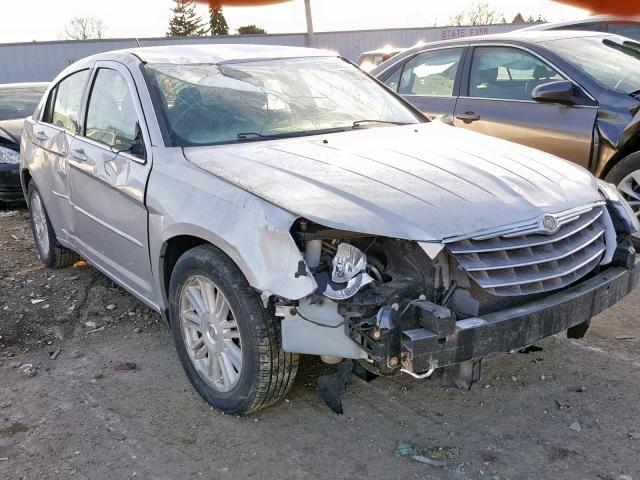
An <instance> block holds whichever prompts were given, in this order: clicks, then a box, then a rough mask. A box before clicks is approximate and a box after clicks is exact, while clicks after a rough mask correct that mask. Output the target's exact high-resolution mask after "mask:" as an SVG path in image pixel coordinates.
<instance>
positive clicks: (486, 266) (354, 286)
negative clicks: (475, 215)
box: [274, 200, 639, 386]
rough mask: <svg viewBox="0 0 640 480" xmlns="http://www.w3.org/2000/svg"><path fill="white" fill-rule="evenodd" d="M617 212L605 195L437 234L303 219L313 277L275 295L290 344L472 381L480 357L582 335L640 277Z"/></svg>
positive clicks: (329, 357)
mask: <svg viewBox="0 0 640 480" xmlns="http://www.w3.org/2000/svg"><path fill="white" fill-rule="evenodd" d="M609 203H610V202H609ZM610 212H611V208H610V206H609V205H608V204H607V202H606V201H604V200H603V201H602V202H598V203H594V204H592V205H587V206H585V207H581V208H578V209H573V210H570V211H566V212H561V213H560V214H554V215H544V216H543V217H541V218H539V219H536V220H535V221H532V222H526V223H523V224H520V225H516V226H512V227H509V228H508V229H502V230H500V231H496V232H483V233H481V234H476V235H470V236H466V237H457V238H450V239H445V240H444V241H443V242H441V243H436V242H428V243H426V242H417V241H409V240H401V239H393V238H385V237H378V236H371V235H366V234H360V233H353V232H348V231H343V230H337V229H331V228H326V227H323V226H321V225H318V224H315V223H313V222H310V221H307V220H305V219H299V220H297V221H296V222H295V223H294V225H293V226H292V229H291V233H292V236H293V238H294V241H295V242H296V244H297V245H298V247H299V248H300V250H301V252H302V254H303V256H304V260H305V264H306V265H305V267H306V268H305V269H304V271H302V272H301V274H304V275H310V276H313V278H314V279H315V281H316V283H317V285H318V288H317V289H316V291H315V293H314V294H313V295H311V296H309V297H307V298H305V299H302V300H299V301H289V300H285V299H276V301H275V305H274V308H275V312H276V315H278V316H280V317H282V336H283V347H284V349H285V350H286V351H290V352H297V353H307V354H315V355H320V356H322V357H323V359H324V360H325V361H327V362H329V363H338V362H339V361H341V360H342V359H344V358H349V359H354V360H356V361H357V363H358V364H359V365H360V366H361V367H363V368H364V369H366V370H368V371H369V372H371V373H374V374H376V375H391V374H394V373H398V372H400V371H403V372H405V373H408V374H411V375H413V376H415V377H419V378H424V377H428V376H431V374H433V373H434V371H438V373H439V376H440V377H442V376H443V374H444V376H447V375H449V373H451V372H452V371H454V370H455V374H454V375H453V377H452V379H451V380H452V381H451V382H450V383H454V384H459V383H461V384H464V385H465V386H468V385H469V384H470V382H472V381H473V380H475V379H477V378H478V376H479V371H478V369H477V368H476V367H477V363H478V362H477V361H478V360H480V359H482V358H483V357H486V356H488V355H493V354H498V353H508V352H511V351H514V350H517V349H520V348H523V347H526V346H528V345H531V344H533V343H535V342H537V341H538V340H540V339H541V338H544V337H547V336H549V335H552V334H554V333H558V332H560V331H564V330H569V335H572V336H576V337H579V336H581V335H584V332H585V331H586V327H588V324H589V321H590V319H591V317H592V316H594V315H596V314H597V313H599V312H601V311H602V310H604V309H606V308H608V307H609V306H611V305H613V304H614V303H616V302H617V301H618V300H620V299H621V298H622V297H623V296H624V295H626V294H627V293H628V292H629V291H631V289H632V288H634V287H635V285H636V283H637V279H638V272H639V269H638V267H637V266H636V257H635V251H634V250H633V248H631V247H630V245H629V243H628V242H627V236H628V233H629V230H632V229H633V228H626V230H625V228H622V226H621V225H620V221H619V219H614V221H612V216H611V214H610ZM614 223H616V225H615V226H614ZM627 227H629V225H627ZM634 228H635V227H634ZM443 367H450V368H449V369H444V368H443ZM461 379H462V381H461ZM459 386H461V385H459Z"/></svg>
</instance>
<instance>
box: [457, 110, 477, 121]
mask: <svg viewBox="0 0 640 480" xmlns="http://www.w3.org/2000/svg"><path fill="white" fill-rule="evenodd" d="M456 118H457V119H458V120H462V121H463V122H465V123H471V122H475V121H476V120H480V115H476V113H475V112H464V113H458V114H457V115H456Z"/></svg>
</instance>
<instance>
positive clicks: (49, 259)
mask: <svg viewBox="0 0 640 480" xmlns="http://www.w3.org/2000/svg"><path fill="white" fill-rule="evenodd" d="M27 204H28V206H29V221H30V223H31V231H32V232H33V240H34V242H35V245H36V249H37V250H38V255H39V256H40V259H41V260H42V262H43V263H44V265H45V266H46V267H48V268H65V267H70V266H71V265H73V264H74V263H76V262H77V261H78V260H79V259H80V257H79V256H78V254H77V253H75V252H74V251H72V250H69V249H68V248H65V247H63V246H62V245H60V244H59V243H58V238H57V237H56V233H55V232H54V231H53V226H52V225H51V221H50V220H49V215H48V214H47V209H46V208H45V206H44V201H43V200H42V196H41V195H40V192H39V191H38V187H36V185H35V183H33V182H29V187H28V188H27Z"/></svg>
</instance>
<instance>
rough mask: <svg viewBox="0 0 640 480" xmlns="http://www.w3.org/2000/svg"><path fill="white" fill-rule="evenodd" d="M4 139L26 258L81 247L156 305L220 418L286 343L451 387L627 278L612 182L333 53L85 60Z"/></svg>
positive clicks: (64, 255) (622, 216)
mask: <svg viewBox="0 0 640 480" xmlns="http://www.w3.org/2000/svg"><path fill="white" fill-rule="evenodd" d="M22 143H23V146H24V148H23V150H22V153H21V166H20V174H21V180H22V185H23V189H24V191H25V194H26V196H27V198H28V204H29V208H30V211H31V221H32V226H33V231H34V236H35V240H36V245H37V247H38V252H39V254H40V257H41V258H42V260H43V262H44V263H45V264H46V265H47V266H48V267H51V268H60V267H65V266H68V265H70V264H72V263H73V262H74V261H76V259H77V258H78V257H79V256H82V257H84V258H85V259H87V260H88V261H89V262H90V263H91V264H92V265H93V266H95V267H96V268H97V269H99V270H100V271H102V272H103V273H104V274H105V275H107V276H108V277H110V278H111V279H113V280H114V281H115V282H117V283H119V284H120V285H122V286H123V287H124V288H126V289H127V290H128V291H130V292H131V293H132V294H133V295H135V296H136V297H138V298H139V299H140V300H141V301H142V302H144V303H146V304H147V305H149V306H150V307H151V308H153V309H154V310H156V311H158V312H160V313H161V314H162V316H163V318H164V319H165V320H166V321H167V323H168V324H169V325H170V327H171V329H172V331H173V335H174V339H175V344H176V348H177V351H178V355H179V358H180V361H181V362H182V365H183V367H184V370H185V372H186V374H187V376H188V378H189V380H190V381H191V383H192V384H193V386H194V387H195V388H196V390H197V391H198V392H199V393H200V394H201V395H202V397H203V398H205V399H206V400H207V401H208V402H210V403H211V405H213V406H215V407H216V408H219V409H221V410H223V411H227V412H234V413H243V414H244V413H249V412H253V411H256V410H259V409H261V408H263V407H266V406H268V405H271V404H273V403H274V402H276V401H278V400H279V399H281V398H282V397H283V396H284V395H285V394H286V392H287V391H288V390H289V388H290V387H291V385H292V383H293V381H294V377H295V375H296V371H297V368H298V355H299V354H312V355H319V356H321V357H322V359H323V360H325V361H326V362H330V363H338V362H341V361H344V362H346V363H345V365H353V366H354V371H355V372H356V373H359V374H361V375H363V372H365V371H366V370H368V371H369V372H370V373H374V374H376V375H393V374H398V373H399V372H404V373H406V374H410V375H413V376H416V377H422V378H424V377H427V376H430V375H433V374H440V373H446V372H448V373H449V374H451V375H449V377H450V378H453V379H455V381H456V382H457V383H460V382H461V381H471V380H474V378H475V377H474V375H475V373H477V372H479V369H478V368H477V367H478V366H479V362H480V361H481V359H482V358H483V357H485V356H487V355H492V354H496V353H503V352H508V351H510V350H513V349H515V348H520V347H523V346H526V345H528V344H531V343H534V342H536V341H537V340H539V339H540V338H542V337H545V336H548V335H551V334H553V333H556V332H559V331H563V330H568V331H569V334H570V335H573V336H580V335H583V334H584V331H586V327H588V322H589V319H590V318H591V316H592V315H595V314H596V313H598V312H599V311H601V310H603V309H605V308H607V307H608V306H610V305H612V304H613V303H615V302H617V301H618V300H619V299H620V298H621V297H622V296H624V295H625V294H626V293H628V291H629V290H630V289H631V288H632V287H633V286H634V285H635V282H636V280H637V276H638V269H637V268H636V267H635V252H634V251H633V249H632V248H631V247H630V246H629V244H628V243H627V239H628V237H629V235H630V234H631V233H633V232H634V231H635V230H636V229H637V227H638V225H637V221H636V219H635V216H634V215H633V214H632V213H630V209H629V206H628V205H627V204H626V203H625V202H624V200H622V199H621V198H620V197H619V195H618V194H617V193H616V191H615V189H612V188H611V187H610V186H609V185H607V184H604V183H602V182H597V181H596V180H595V179H594V178H593V176H591V174H589V173H588V172H587V171H586V170H583V169H582V168H580V167H578V166H576V165H572V164H570V163H568V162H565V161H562V160H559V159H557V158H555V157H553V156H551V155H548V154H545V153H542V152H540V151H537V150H533V149H530V148H527V147H523V146H519V145H515V144H512V143H508V142H505V141H502V140H498V139H494V138H490V137H487V136H484V135H480V134H477V133H474V132H469V131H462V130H458V129H454V128H452V127H449V126H447V125H444V124H442V123H439V122H431V123H429V122H427V121H426V119H425V118H424V117H423V116H422V115H421V114H420V113H419V112H418V111H417V110H415V109H414V108H412V107H411V106H409V105H408V104H407V103H406V102H404V101H403V100H402V99H401V98H400V97H398V96H397V95H395V94H393V93H391V92H390V91H388V90H387V89H386V88H384V87H383V86H382V85H381V84H379V83H378V82H377V81H376V80H374V79H372V78H370V77H368V76H367V75H365V74H363V73H362V72H361V71H359V70H358V69H357V68H356V67H354V66H353V65H351V64H350V63H348V62H346V61H344V60H343V59H341V58H339V57H338V56H337V55H336V54H335V53H332V52H327V51H321V50H308V49H298V48H285V47H268V46H246V45H245V46H235V45H226V46H223V45H217V46H214V45H209V46H180V47H174V46H171V47H158V48H144V49H134V50H130V51H118V52H111V53H104V54H99V55H96V56H93V57H89V58H86V59H83V60H81V61H79V62H77V63H74V64H73V65H71V66H69V67H68V68H67V69H66V70H64V71H63V72H62V73H61V74H60V75H59V76H58V77H57V78H56V79H55V80H54V82H53V83H52V84H51V87H50V88H49V90H48V91H47V93H46V94H45V96H44V98H43V99H42V101H41V103H40V105H39V107H38V109H37V110H36V112H35V114H34V115H33V117H31V118H30V119H28V120H27V121H26V124H25V128H24V132H23V138H22ZM349 368H351V367H349ZM465 372H467V373H465ZM468 372H471V374H469V373H468ZM474 372H475V373H474Z"/></svg>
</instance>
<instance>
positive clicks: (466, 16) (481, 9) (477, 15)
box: [451, 2, 505, 26]
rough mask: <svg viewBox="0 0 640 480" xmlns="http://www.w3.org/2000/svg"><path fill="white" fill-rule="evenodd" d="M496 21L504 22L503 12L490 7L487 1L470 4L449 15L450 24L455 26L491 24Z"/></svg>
mask: <svg viewBox="0 0 640 480" xmlns="http://www.w3.org/2000/svg"><path fill="white" fill-rule="evenodd" d="M496 23H505V19H504V14H503V13H502V12H501V11H500V10H496V9H495V8H493V7H491V5H489V3H487V2H478V3H474V4H471V5H469V6H468V7H467V8H465V9H464V10H463V11H461V12H460V13H458V14H457V15H454V16H453V17H451V24H452V25H456V26H475V25H493V24H496Z"/></svg>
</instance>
